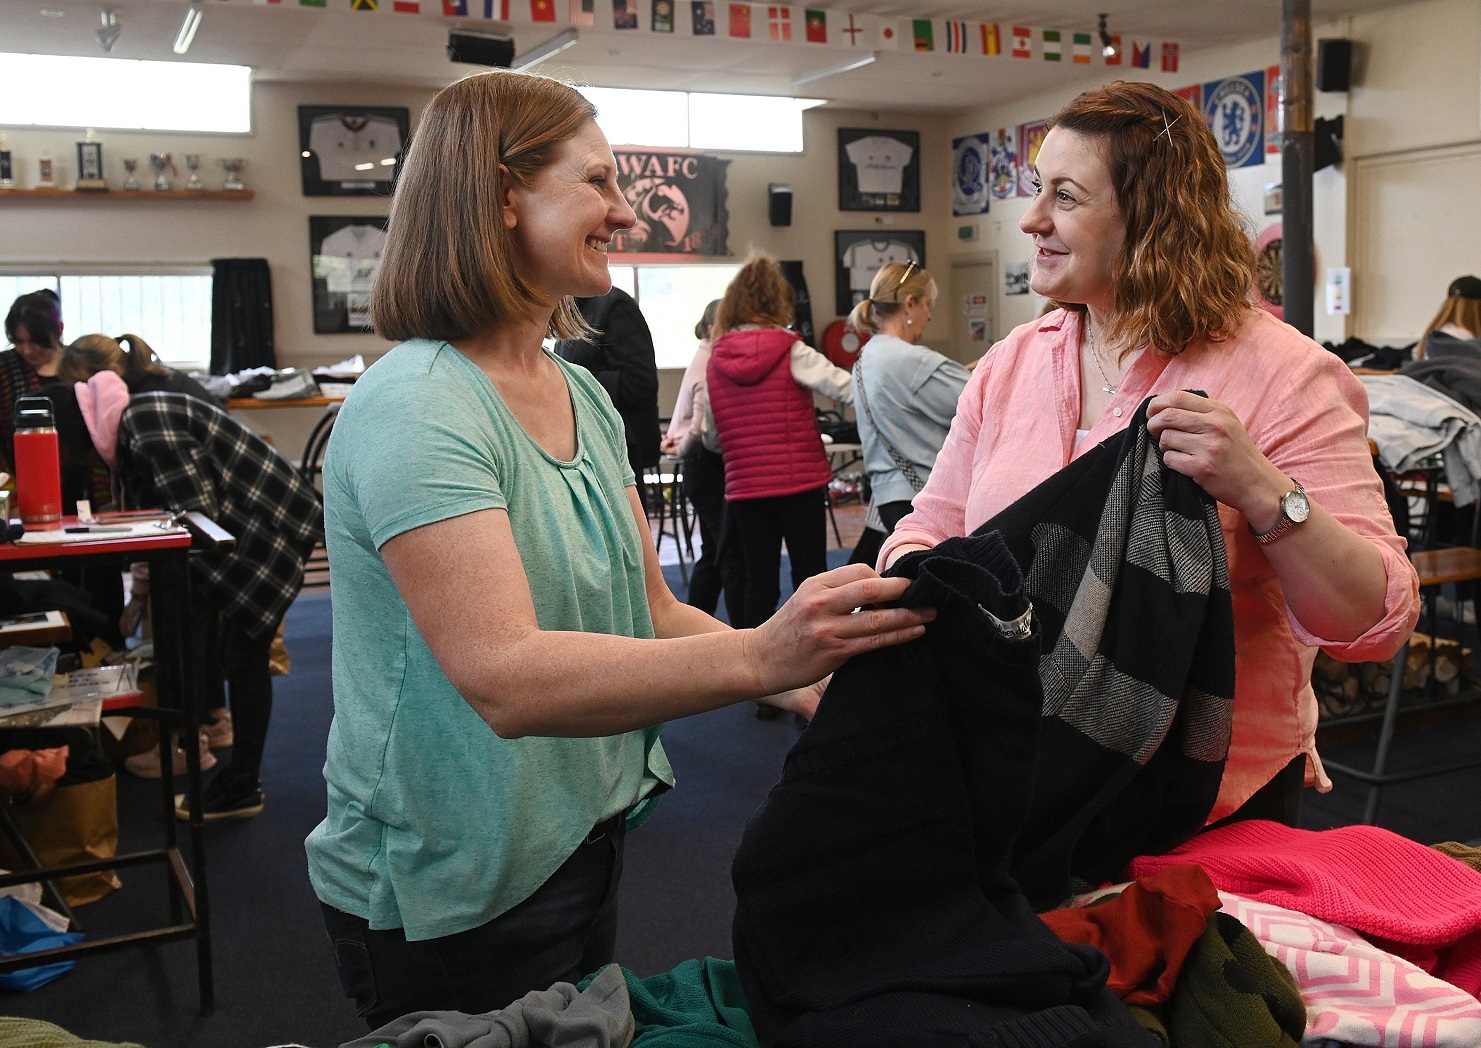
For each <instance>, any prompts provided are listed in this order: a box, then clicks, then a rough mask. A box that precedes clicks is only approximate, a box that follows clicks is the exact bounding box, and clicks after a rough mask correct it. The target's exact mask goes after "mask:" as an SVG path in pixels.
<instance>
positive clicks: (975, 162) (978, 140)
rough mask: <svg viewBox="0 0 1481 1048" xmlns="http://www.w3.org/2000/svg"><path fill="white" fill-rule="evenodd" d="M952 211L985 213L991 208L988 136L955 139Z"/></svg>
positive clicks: (972, 213) (958, 213)
mask: <svg viewBox="0 0 1481 1048" xmlns="http://www.w3.org/2000/svg"><path fill="white" fill-rule="evenodd" d="M951 145H952V152H953V154H954V155H953V157H952V166H951V213H952V214H953V215H981V214H985V213H986V211H987V206H988V205H987V141H986V136H984V135H967V136H965V137H964V138H957V139H953V140H952V143H951Z"/></svg>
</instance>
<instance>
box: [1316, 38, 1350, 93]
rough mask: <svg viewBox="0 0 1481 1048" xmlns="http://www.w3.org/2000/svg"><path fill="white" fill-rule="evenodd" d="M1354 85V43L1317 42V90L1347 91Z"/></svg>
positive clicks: (1333, 40) (1346, 41) (1336, 40)
mask: <svg viewBox="0 0 1481 1048" xmlns="http://www.w3.org/2000/svg"><path fill="white" fill-rule="evenodd" d="M1351 85H1352V41H1351V40H1343V39H1331V40H1318V41H1317V42H1316V89H1317V90H1318V91H1346V90H1347V89H1348V88H1349V87H1350V86H1351Z"/></svg>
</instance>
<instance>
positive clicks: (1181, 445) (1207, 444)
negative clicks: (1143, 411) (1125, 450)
mask: <svg viewBox="0 0 1481 1048" xmlns="http://www.w3.org/2000/svg"><path fill="white" fill-rule="evenodd" d="M1147 432H1148V433H1150V434H1151V435H1152V439H1154V440H1156V441H1157V445H1158V447H1160V448H1161V449H1162V458H1163V461H1164V462H1166V463H1167V467H1168V468H1169V469H1171V470H1174V471H1176V472H1178V473H1181V474H1183V476H1185V477H1190V478H1192V479H1193V480H1194V481H1197V483H1198V485H1199V487H1201V488H1203V490H1204V491H1206V492H1208V493H1209V495H1211V496H1212V497H1213V498H1215V499H1217V500H1218V501H1219V502H1222V503H1223V504H1224V505H1226V506H1231V507H1233V508H1234V509H1237V510H1239V511H1240V512H1241V513H1243V514H1244V515H1245V517H1246V519H1249V520H1250V523H1251V524H1252V525H1254V526H1255V527H1257V528H1258V527H1261V526H1264V525H1269V524H1272V523H1274V520H1273V516H1274V514H1276V513H1278V512H1279V510H1278V507H1277V506H1276V501H1277V500H1278V499H1279V497H1280V495H1281V494H1282V493H1284V492H1285V491H1287V490H1289V489H1290V486H1291V484H1290V481H1289V480H1287V479H1286V476H1285V474H1284V473H1282V472H1281V471H1280V470H1279V469H1278V468H1276V466H1275V464H1274V463H1272V462H1271V461H1270V460H1269V459H1268V458H1266V457H1265V456H1264V454H1262V453H1261V451H1260V449H1259V448H1257V447H1256V446H1255V442H1254V441H1253V440H1252V439H1251V438H1250V435H1249V433H1248V432H1246V430H1245V428H1244V423H1242V422H1240V421H1239V418H1238V417H1237V416H1236V415H1235V414H1234V412H1233V411H1231V410H1230V409H1229V407H1228V406H1227V405H1225V404H1221V403H1220V402H1219V401H1217V400H1211V399H1209V398H1208V397H1201V396H1199V395H1198V394H1196V393H1189V392H1187V391H1184V390H1179V391H1177V392H1174V393H1163V394H1160V395H1159V396H1156V397H1153V398H1152V403H1151V404H1150V405H1148V407H1147ZM1262 508H1263V509H1264V510H1266V511H1268V512H1262ZM1248 510H1253V511H1254V514H1255V516H1256V517H1264V516H1268V517H1271V518H1272V519H1271V520H1256V519H1254V518H1252V517H1251V515H1250V512H1248Z"/></svg>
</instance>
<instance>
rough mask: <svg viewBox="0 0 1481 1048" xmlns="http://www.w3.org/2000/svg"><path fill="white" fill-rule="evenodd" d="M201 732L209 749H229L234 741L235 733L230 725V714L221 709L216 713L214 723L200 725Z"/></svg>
mask: <svg viewBox="0 0 1481 1048" xmlns="http://www.w3.org/2000/svg"><path fill="white" fill-rule="evenodd" d="M201 734H202V735H203V736H205V739H206V745H207V746H209V747H211V749H213V750H229V749H231V744H232V743H233V742H235V741H236V733H235V732H234V731H232V727H231V714H230V713H228V712H227V711H226V710H222V711H221V712H220V713H218V714H216V721H215V723H213V724H205V725H202V726H201Z"/></svg>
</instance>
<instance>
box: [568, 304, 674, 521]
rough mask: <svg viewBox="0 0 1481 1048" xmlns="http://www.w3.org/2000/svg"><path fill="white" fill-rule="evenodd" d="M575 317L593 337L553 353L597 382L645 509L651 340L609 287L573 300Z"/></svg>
mask: <svg viewBox="0 0 1481 1048" xmlns="http://www.w3.org/2000/svg"><path fill="white" fill-rule="evenodd" d="M576 305H577V308H578V309H580V311H581V317H582V319H584V320H585V321H586V323H587V324H589V325H590V326H591V327H592V329H593V330H594V331H595V332H596V334H595V335H594V336H592V338H591V339H589V340H588V339H565V340H563V341H561V342H557V343H556V344H555V351H556V353H557V354H558V355H559V356H560V357H561V358H562V359H565V360H569V361H570V362H571V363H572V364H580V365H581V366H582V367H584V368H585V369H586V370H587V371H590V372H591V373H592V374H593V375H595V376H596V377H597V381H598V382H600V383H601V384H602V388H603V389H605V390H606V391H607V395H608V396H609V397H611V398H612V404H613V406H614V407H616V408H617V413H618V414H619V415H621V416H622V424H623V426H624V427H625V428H626V429H627V461H628V464H629V465H630V466H632V469H633V473H634V474H635V475H636V476H637V478H638V497H639V498H641V499H642V500H643V508H644V509H645V510H646V509H647V508H648V498H647V493H646V490H645V489H646V486H645V485H644V484H643V471H644V469H645V468H648V467H652V466H656V465H657V464H658V453H659V452H658V442H659V440H660V439H661V436H662V434H661V432H660V430H659V426H658V361H657V359H656V358H655V357H654V353H653V335H652V334H651V333H650V332H649V330H648V322H647V321H646V320H644V319H643V314H642V311H641V310H639V309H638V304H637V302H635V301H634V300H633V297H632V296H631V295H629V294H628V293H627V292H626V291H623V290H622V289H621V288H617V287H614V288H613V289H612V290H611V291H609V292H607V293H606V294H605V295H597V296H595V297H593V298H578V299H577V300H576Z"/></svg>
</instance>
